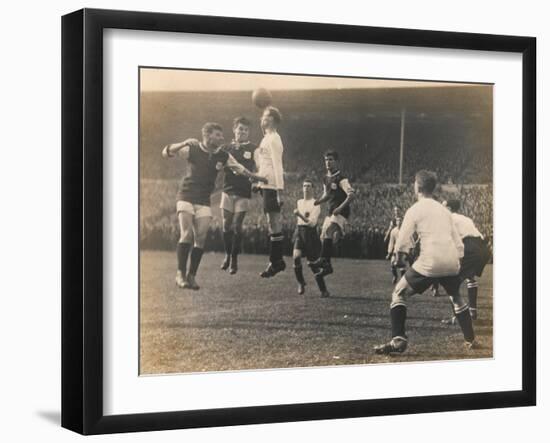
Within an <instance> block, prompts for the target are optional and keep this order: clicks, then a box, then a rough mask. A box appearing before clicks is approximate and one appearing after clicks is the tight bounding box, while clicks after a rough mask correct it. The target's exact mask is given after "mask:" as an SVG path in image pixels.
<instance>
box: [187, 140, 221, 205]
mask: <svg viewBox="0 0 550 443" xmlns="http://www.w3.org/2000/svg"><path fill="white" fill-rule="evenodd" d="M228 158H229V154H228V153H227V152H225V151H224V150H222V149H218V150H216V151H214V152H208V151H206V150H205V149H203V148H202V145H201V147H199V146H196V145H191V146H189V157H188V159H187V163H188V164H187V170H186V172H185V175H184V176H183V179H182V180H181V182H180V185H179V189H178V200H183V201H186V202H189V203H193V204H195V205H204V206H210V195H211V194H212V192H213V191H214V187H215V186H216V177H217V176H218V172H219V171H221V170H222V169H223V167H224V166H225V164H226V163H227V159H228Z"/></svg>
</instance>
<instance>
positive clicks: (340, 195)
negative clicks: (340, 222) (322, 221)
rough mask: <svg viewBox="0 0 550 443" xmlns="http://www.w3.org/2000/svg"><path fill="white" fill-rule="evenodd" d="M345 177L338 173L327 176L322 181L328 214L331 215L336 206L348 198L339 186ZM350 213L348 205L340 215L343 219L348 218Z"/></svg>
mask: <svg viewBox="0 0 550 443" xmlns="http://www.w3.org/2000/svg"><path fill="white" fill-rule="evenodd" d="M345 179H346V177H344V176H343V175H342V173H341V172H340V171H337V172H335V173H334V174H330V175H329V174H327V175H325V177H324V179H323V183H324V185H325V189H326V193H327V196H328V200H327V202H328V211H329V214H332V211H334V210H335V209H336V208H337V207H338V206H340V205H341V204H342V203H343V202H344V200H345V199H346V198H347V197H348V194H346V192H345V191H344V190H343V189H342V187H341V186H340V182H341V181H342V180H345ZM350 213H351V210H350V207H349V205H348V206H346V207H345V208H344V210H343V211H342V212H341V213H340V215H342V216H343V217H345V218H348V217H349V215H350Z"/></svg>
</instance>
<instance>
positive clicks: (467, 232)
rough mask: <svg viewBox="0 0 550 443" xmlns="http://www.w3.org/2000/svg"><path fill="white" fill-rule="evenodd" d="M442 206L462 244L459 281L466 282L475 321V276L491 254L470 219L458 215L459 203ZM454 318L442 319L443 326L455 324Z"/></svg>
mask: <svg viewBox="0 0 550 443" xmlns="http://www.w3.org/2000/svg"><path fill="white" fill-rule="evenodd" d="M443 205H444V206H445V207H447V209H449V211H451V217H452V219H453V222H454V224H455V228H456V230H457V232H458V235H459V236H460V238H462V242H463V243H464V257H463V258H462V260H461V261H460V273H459V276H460V281H461V282H463V281H464V280H466V287H467V288H468V302H469V304H470V314H471V316H472V320H477V288H478V284H477V281H476V276H477V277H480V276H481V274H482V273H483V269H484V268H485V265H486V264H487V262H488V261H489V258H490V256H491V253H490V252H489V248H488V247H487V244H486V243H485V240H484V238H483V235H481V232H479V231H478V230H477V228H476V226H475V224H474V222H473V220H472V219H471V218H468V217H466V216H465V215H462V214H458V211H459V209H460V202H459V201H458V200H448V201H446V202H443ZM456 321H457V318H456V316H454V315H453V316H452V317H451V318H448V319H444V320H443V321H442V323H444V324H455V323H456Z"/></svg>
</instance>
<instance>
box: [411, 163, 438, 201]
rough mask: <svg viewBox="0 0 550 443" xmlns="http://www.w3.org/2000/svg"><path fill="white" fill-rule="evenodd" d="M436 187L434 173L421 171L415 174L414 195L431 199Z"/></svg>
mask: <svg viewBox="0 0 550 443" xmlns="http://www.w3.org/2000/svg"><path fill="white" fill-rule="evenodd" d="M436 185H437V175H436V174H435V172H432V171H426V170H425V169H422V170H421V171H418V172H417V173H416V176H415V178H414V193H415V194H416V195H417V196H418V195H423V196H424V197H431V196H432V195H433V193H434V191H435V187H436Z"/></svg>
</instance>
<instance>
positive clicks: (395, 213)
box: [393, 205, 401, 217]
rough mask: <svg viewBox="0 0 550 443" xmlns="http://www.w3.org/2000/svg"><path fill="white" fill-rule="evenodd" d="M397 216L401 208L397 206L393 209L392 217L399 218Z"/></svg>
mask: <svg viewBox="0 0 550 443" xmlns="http://www.w3.org/2000/svg"><path fill="white" fill-rule="evenodd" d="M399 214H401V208H400V207H399V206H397V205H395V206H394V207H393V216H394V217H399Z"/></svg>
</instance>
